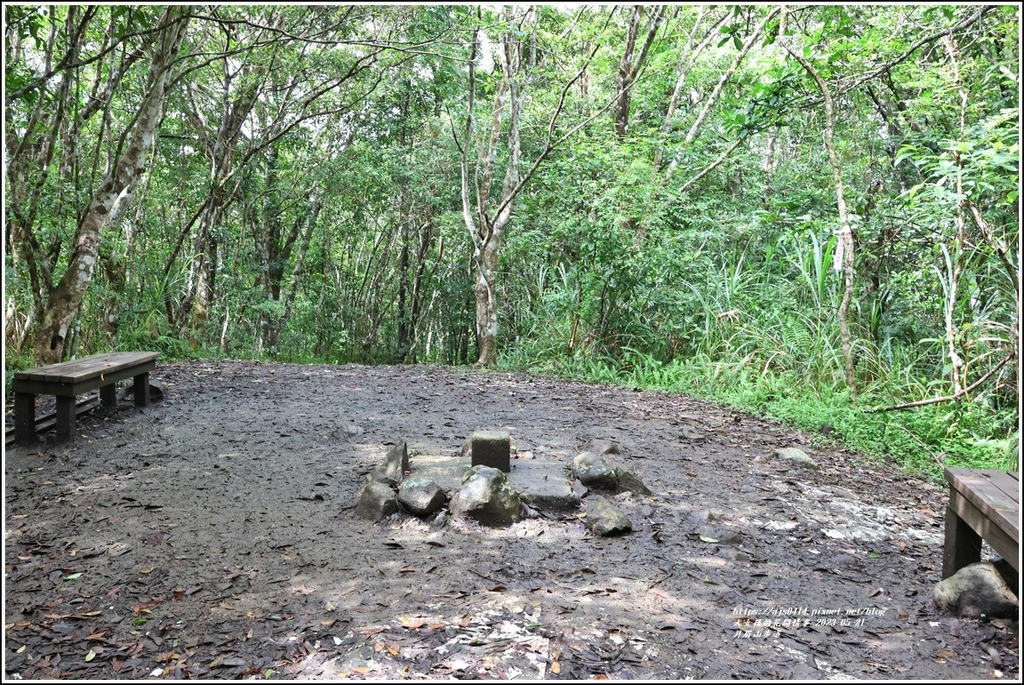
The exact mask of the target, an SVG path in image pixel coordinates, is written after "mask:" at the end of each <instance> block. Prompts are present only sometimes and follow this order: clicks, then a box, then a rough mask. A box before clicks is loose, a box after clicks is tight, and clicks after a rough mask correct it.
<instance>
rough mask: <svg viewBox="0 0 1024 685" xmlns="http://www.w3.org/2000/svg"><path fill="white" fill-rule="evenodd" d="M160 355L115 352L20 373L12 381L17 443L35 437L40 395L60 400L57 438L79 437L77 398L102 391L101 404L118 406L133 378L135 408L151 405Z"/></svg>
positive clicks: (58, 402) (58, 403)
mask: <svg viewBox="0 0 1024 685" xmlns="http://www.w3.org/2000/svg"><path fill="white" fill-rule="evenodd" d="M157 356H158V355H157V353H156V352H111V353H109V354H98V355H95V356H92V357H86V358H85V359H76V360H74V361H69V362H61V363H60V364H51V365H49V366H41V367H39V368H38V369H30V370H28V371H18V372H16V373H15V374H14V377H13V378H12V379H11V390H12V391H13V392H14V441H15V442H16V443H17V442H30V441H31V440H33V439H34V438H35V428H36V425H35V424H36V395H54V396H56V398H57V416H56V427H57V436H58V437H60V438H64V439H66V438H70V437H72V436H73V435H74V434H75V396H76V395H81V394H82V393H84V392H89V391H90V390H96V389H97V388H99V391H100V401H101V402H102V403H103V404H105V405H107V406H113V405H116V404H117V386H116V383H117V382H118V381H122V380H125V379H128V378H131V379H133V381H134V383H135V385H134V394H135V406H136V407H147V406H149V372H150V371H152V370H153V368H154V367H155V366H156V358H157Z"/></svg>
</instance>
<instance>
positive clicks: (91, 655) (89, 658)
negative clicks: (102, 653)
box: [85, 649, 96, 661]
mask: <svg viewBox="0 0 1024 685" xmlns="http://www.w3.org/2000/svg"><path fill="white" fill-rule="evenodd" d="M95 658H96V652H94V651H92V650H91V649H90V650H89V653H88V654H86V655H85V660H86V661H92V660H93V659H95Z"/></svg>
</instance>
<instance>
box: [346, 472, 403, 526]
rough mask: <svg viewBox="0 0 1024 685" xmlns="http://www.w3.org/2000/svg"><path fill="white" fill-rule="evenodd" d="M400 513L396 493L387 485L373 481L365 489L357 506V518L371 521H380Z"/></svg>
mask: <svg viewBox="0 0 1024 685" xmlns="http://www.w3.org/2000/svg"><path fill="white" fill-rule="evenodd" d="M397 511H398V500H397V499H396V498H395V491H394V490H392V489H391V486H390V485H388V484H386V483H381V482H379V481H374V480H371V481H370V482H369V483H367V484H366V485H365V486H364V487H363V491H362V493H361V494H360V495H359V504H357V505H356V516H360V517H362V518H364V519H370V520H371V521H380V520H381V519H382V518H385V517H387V516H391V515H392V514H394V513H395V512H397Z"/></svg>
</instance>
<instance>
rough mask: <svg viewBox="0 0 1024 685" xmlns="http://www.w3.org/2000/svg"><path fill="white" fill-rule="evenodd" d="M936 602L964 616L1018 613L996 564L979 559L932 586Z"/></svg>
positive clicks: (1015, 603) (978, 616) (987, 616)
mask: <svg viewBox="0 0 1024 685" xmlns="http://www.w3.org/2000/svg"><path fill="white" fill-rule="evenodd" d="M932 597H933V599H934V601H935V606H936V607H937V608H938V609H939V611H944V612H948V613H952V614H956V615H958V616H964V617H967V618H981V617H983V616H984V617H986V618H1012V617H1015V616H1017V597H1016V596H1015V595H1014V594H1013V591H1012V590H1011V589H1010V587H1009V586H1008V585H1007V584H1006V581H1005V580H1004V579H1003V577H1002V575H1000V573H999V571H998V570H997V568H996V566H995V564H993V563H992V562H989V561H982V562H978V563H976V564H971V565H970V566H965V567H964V568H962V569H960V570H959V571H957V572H956V573H954V574H953V575H952V576H950V577H949V578H946V579H945V580H943V581H941V582H940V583H938V584H937V585H936V586H935V589H934V591H933V593H932Z"/></svg>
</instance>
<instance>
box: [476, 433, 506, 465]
mask: <svg viewBox="0 0 1024 685" xmlns="http://www.w3.org/2000/svg"><path fill="white" fill-rule="evenodd" d="M471 440H472V447H471V448H470V457H471V462H472V464H473V466H490V467H491V468H495V469H498V470H499V471H504V472H505V473H508V472H509V471H510V470H512V466H511V463H510V459H511V455H512V445H511V438H510V437H509V434H508V432H507V431H477V432H475V433H473V437H472V438H471Z"/></svg>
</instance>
